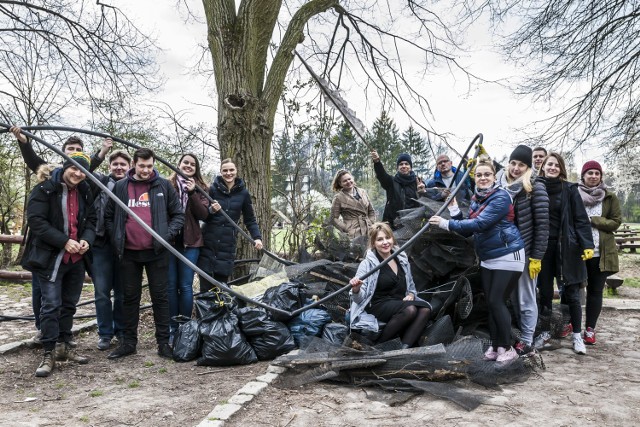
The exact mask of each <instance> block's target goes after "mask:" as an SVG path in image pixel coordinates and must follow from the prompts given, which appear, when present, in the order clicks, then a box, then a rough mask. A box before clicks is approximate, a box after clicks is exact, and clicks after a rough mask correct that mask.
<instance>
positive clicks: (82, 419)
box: [80, 415, 89, 423]
mask: <svg viewBox="0 0 640 427" xmlns="http://www.w3.org/2000/svg"><path fill="white" fill-rule="evenodd" d="M80 421H82V422H83V423H88V422H89V416H87V415H83V416H81V417H80Z"/></svg>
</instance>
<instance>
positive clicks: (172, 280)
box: [167, 246, 200, 333]
mask: <svg viewBox="0 0 640 427" xmlns="http://www.w3.org/2000/svg"><path fill="white" fill-rule="evenodd" d="M174 247H175V246H174ZM176 250H178V252H180V253H181V254H182V255H184V257H185V258H186V259H188V260H189V261H191V262H192V263H194V264H195V263H196V262H197V261H198V255H199V254H200V248H176ZM193 275H194V271H193V270H192V269H191V267H189V266H187V265H186V264H185V263H183V262H182V261H180V260H179V259H178V258H176V257H175V256H173V255H170V258H169V282H168V284H167V291H168V293H169V315H170V316H171V318H172V319H173V317H175V316H178V315H182V316H187V317H191V311H192V310H193ZM170 324H171V332H172V333H175V331H176V330H177V329H178V323H177V322H176V321H174V320H171V323H170Z"/></svg>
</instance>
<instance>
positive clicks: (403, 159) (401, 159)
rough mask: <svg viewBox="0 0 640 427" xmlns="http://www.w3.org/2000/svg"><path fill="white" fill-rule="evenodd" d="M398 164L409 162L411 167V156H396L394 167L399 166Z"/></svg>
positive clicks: (405, 154) (404, 154)
mask: <svg viewBox="0 0 640 427" xmlns="http://www.w3.org/2000/svg"><path fill="white" fill-rule="evenodd" d="M400 162H409V166H411V167H413V163H412V162H411V156H410V155H408V154H407V153H402V154H400V155H399V156H398V160H396V166H398V165H399V164H400Z"/></svg>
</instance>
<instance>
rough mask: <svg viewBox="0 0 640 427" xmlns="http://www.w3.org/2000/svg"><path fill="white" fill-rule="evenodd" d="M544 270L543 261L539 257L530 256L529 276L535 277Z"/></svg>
mask: <svg viewBox="0 0 640 427" xmlns="http://www.w3.org/2000/svg"><path fill="white" fill-rule="evenodd" d="M540 270H542V261H540V260H539V259H534V258H529V277H531V278H532V279H535V278H536V277H538V274H540Z"/></svg>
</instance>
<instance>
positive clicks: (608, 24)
mask: <svg viewBox="0 0 640 427" xmlns="http://www.w3.org/2000/svg"><path fill="white" fill-rule="evenodd" d="M459 4H462V5H463V7H464V8H463V9H462V10H463V11H464V12H463V14H465V15H466V17H467V18H469V17H471V18H477V17H478V14H480V13H483V12H488V13H490V15H491V17H492V18H493V19H494V22H495V24H496V28H497V29H499V30H502V28H504V27H503V25H504V26H507V25H509V26H508V27H507V28H513V27H514V25H513V24H514V22H515V23H516V25H515V27H516V29H515V30H513V31H512V32H508V33H506V34H505V38H504V48H505V51H506V53H507V55H508V57H509V59H510V60H513V61H515V62H516V63H517V64H518V65H520V66H521V68H522V69H523V70H528V71H526V73H527V75H526V78H525V79H524V81H523V82H522V84H521V85H520V90H521V91H522V93H524V94H530V95H533V96H534V98H535V99H536V100H538V101H543V102H547V103H548V104H549V106H550V107H551V108H553V109H554V110H555V111H559V112H557V113H554V114H553V115H551V116H550V117H548V119H546V120H544V121H542V122H541V123H539V124H542V125H543V127H542V135H540V136H538V139H542V140H544V141H545V143H547V144H557V145H560V146H561V148H562V145H565V146H564V149H571V148H576V147H578V146H580V145H582V144H583V143H584V142H585V141H588V140H589V139H592V140H594V139H595V140H599V141H602V142H603V144H606V146H607V147H609V148H610V149H611V150H612V152H613V153H614V154H622V153H624V152H625V151H624V150H625V149H626V148H627V147H628V146H629V145H632V146H634V145H637V141H638V129H639V128H638V126H637V122H638V119H639V118H640V96H638V95H639V92H638V91H639V90H640V87H639V84H640V42H639V41H638V40H640V2H638V1H636V0H634V1H625V0H610V1H598V0H589V1H565V0H526V1H525V0H478V1H467V0H462V1H461V2H459ZM558 108H559V109H558Z"/></svg>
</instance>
